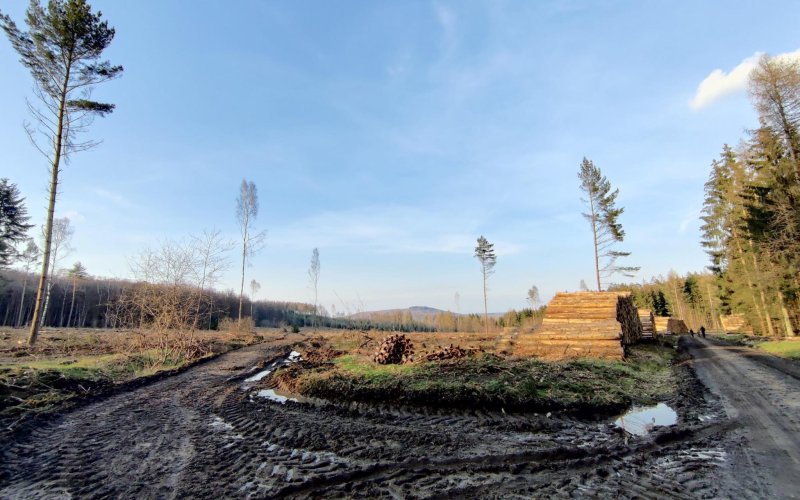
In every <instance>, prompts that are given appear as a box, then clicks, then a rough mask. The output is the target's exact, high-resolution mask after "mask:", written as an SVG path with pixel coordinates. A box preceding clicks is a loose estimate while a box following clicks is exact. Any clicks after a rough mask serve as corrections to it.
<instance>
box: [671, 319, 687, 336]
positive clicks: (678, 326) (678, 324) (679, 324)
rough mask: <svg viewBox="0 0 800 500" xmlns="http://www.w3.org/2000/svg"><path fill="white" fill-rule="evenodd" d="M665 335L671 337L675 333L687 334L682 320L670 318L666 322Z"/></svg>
mask: <svg viewBox="0 0 800 500" xmlns="http://www.w3.org/2000/svg"><path fill="white" fill-rule="evenodd" d="M667 333H671V334H673V335H675V334H676V333H677V334H681V333H689V328H688V327H687V326H686V323H684V322H683V320H682V319H677V318H670V319H669V321H667Z"/></svg>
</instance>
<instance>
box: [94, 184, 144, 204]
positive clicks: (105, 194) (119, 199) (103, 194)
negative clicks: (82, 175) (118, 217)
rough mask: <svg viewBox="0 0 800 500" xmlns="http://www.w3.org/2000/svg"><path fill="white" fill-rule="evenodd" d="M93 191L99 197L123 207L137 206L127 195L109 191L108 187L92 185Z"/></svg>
mask: <svg viewBox="0 0 800 500" xmlns="http://www.w3.org/2000/svg"><path fill="white" fill-rule="evenodd" d="M90 190H91V191H92V193H94V195H95V196H97V197H98V198H102V199H103V200H105V201H109V202H111V203H113V204H115V205H117V206H119V207H122V208H136V207H135V205H134V204H133V203H131V202H130V200H128V199H127V198H125V196H123V195H121V194H120V193H117V192H114V191H109V190H107V189H104V188H101V187H92V188H90Z"/></svg>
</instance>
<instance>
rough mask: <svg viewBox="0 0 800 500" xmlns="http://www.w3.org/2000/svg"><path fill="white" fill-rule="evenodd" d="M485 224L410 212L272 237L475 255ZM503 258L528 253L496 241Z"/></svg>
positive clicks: (299, 225)
mask: <svg viewBox="0 0 800 500" xmlns="http://www.w3.org/2000/svg"><path fill="white" fill-rule="evenodd" d="M480 225H481V221H480V220H479V217H473V216H470V215H469V214H466V213H463V211H462V213H452V212H450V211H448V210H442V211H434V210H425V209H421V208H416V207H405V206H373V207H371V208H369V209H359V210H341V211H328V212H324V213H321V214H317V215H314V216H311V217H308V218H306V219H303V220H301V221H298V222H296V223H294V224H292V225H291V226H288V227H283V228H276V229H275V230H274V231H272V232H271V237H270V241H271V243H272V244H275V245H281V246H294V247H297V248H303V249H305V248H311V247H314V246H320V247H339V248H359V249H360V250H362V251H363V250H368V251H371V252H374V253H407V254H420V253H450V254H471V253H472V252H473V251H474V246H475V240H476V238H477V237H478V234H479V233H480V230H479V227H480ZM486 236H487V237H488V238H489V239H490V241H492V242H494V243H495V248H496V250H497V253H498V255H510V254H514V253H518V252H520V251H521V250H522V246H521V245H520V244H518V243H515V242H512V241H504V240H496V239H494V238H492V236H491V235H490V234H487V235H486Z"/></svg>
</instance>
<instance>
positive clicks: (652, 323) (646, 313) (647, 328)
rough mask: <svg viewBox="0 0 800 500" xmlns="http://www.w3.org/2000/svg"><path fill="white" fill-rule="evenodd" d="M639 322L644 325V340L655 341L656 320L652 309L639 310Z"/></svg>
mask: <svg viewBox="0 0 800 500" xmlns="http://www.w3.org/2000/svg"><path fill="white" fill-rule="evenodd" d="M639 321H640V322H641V323H642V338H643V339H654V338H655V337H656V319H655V316H653V311H651V310H650V309H639Z"/></svg>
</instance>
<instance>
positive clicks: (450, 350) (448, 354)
mask: <svg viewBox="0 0 800 500" xmlns="http://www.w3.org/2000/svg"><path fill="white" fill-rule="evenodd" d="M467 353H468V351H467V350H466V349H462V348H461V347H460V346H454V345H453V344H450V345H449V346H447V347H440V348H438V349H436V350H435V351H433V352H431V353H428V354H426V355H425V359H427V360H428V361H439V360H443V359H458V358H464V357H466V356H467Z"/></svg>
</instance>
